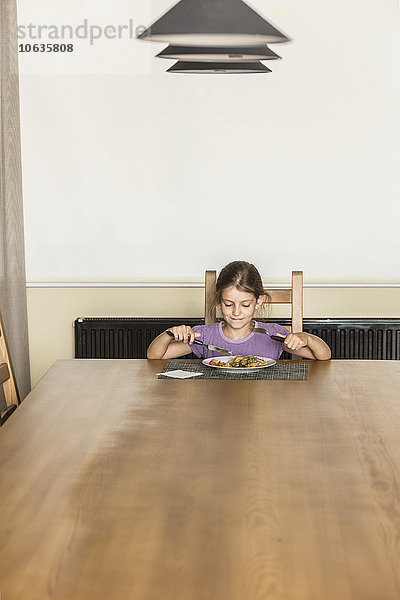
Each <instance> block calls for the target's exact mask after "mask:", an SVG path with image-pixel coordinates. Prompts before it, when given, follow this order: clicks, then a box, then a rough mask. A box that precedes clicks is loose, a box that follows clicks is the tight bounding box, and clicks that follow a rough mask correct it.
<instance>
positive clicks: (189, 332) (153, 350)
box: [147, 325, 201, 358]
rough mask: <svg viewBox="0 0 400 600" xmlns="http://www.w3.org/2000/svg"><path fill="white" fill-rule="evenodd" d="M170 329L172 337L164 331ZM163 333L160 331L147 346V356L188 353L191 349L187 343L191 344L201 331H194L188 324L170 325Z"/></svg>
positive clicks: (172, 356)
mask: <svg viewBox="0 0 400 600" xmlns="http://www.w3.org/2000/svg"><path fill="white" fill-rule="evenodd" d="M166 331H171V332H172V333H173V334H174V337H171V336H170V335H168V333H166ZM166 331H164V332H163V333H160V335H159V336H158V337H156V338H155V339H154V340H153V341H152V342H151V344H150V346H149V347H148V348H147V358H178V357H179V356H185V354H190V353H191V352H192V349H191V348H190V346H189V344H193V340H194V338H195V337H200V336H201V333H199V332H197V331H196V332H194V331H193V329H192V328H191V327H189V325H179V326H178V327H171V328H170V329H167V330H166Z"/></svg>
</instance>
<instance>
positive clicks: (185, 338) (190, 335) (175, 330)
mask: <svg viewBox="0 0 400 600" xmlns="http://www.w3.org/2000/svg"><path fill="white" fill-rule="evenodd" d="M169 331H170V332H171V333H172V334H173V337H174V340H175V341H176V342H185V344H193V341H194V339H195V338H198V337H200V336H201V333H200V332H198V331H196V332H195V331H193V329H192V328H191V327H190V325H178V326H177V327H171V328H170V329H167V332H169ZM168 335H169V334H168ZM171 341H172V336H171Z"/></svg>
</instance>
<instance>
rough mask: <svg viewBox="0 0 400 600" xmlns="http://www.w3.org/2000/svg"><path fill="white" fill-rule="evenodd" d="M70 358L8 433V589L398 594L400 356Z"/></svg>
mask: <svg viewBox="0 0 400 600" xmlns="http://www.w3.org/2000/svg"><path fill="white" fill-rule="evenodd" d="M164 364H165V361H157V360H153V361H146V360H59V361H56V362H55V363H54V365H53V366H52V367H51V368H50V370H49V371H48V372H47V373H46V375H45V376H44V377H43V378H42V379H41V381H40V382H39V383H38V384H37V385H36V387H35V388H34V390H33V391H32V392H31V393H30V394H29V396H28V397H27V398H26V399H25V400H24V402H23V403H22V404H21V406H19V408H18V409H17V411H16V412H15V413H14V414H13V415H12V417H11V418H10V419H9V420H8V421H7V423H6V424H5V426H4V427H2V428H1V430H0V456H1V466H0V496H1V497H0V589H1V600H47V599H49V600H50V599H52V600H95V599H96V600H399V598H400V548H399V544H400V477H399V474H400V362H399V361H357V360H348V361H342V360H336V361H333V360H332V361H327V362H322V361H310V362H309V365H308V377H307V380H306V381H239V380H238V381H226V380H225V381H224V380H202V379H201V378H200V379H199V378H196V379H187V380H176V379H158V378H157V373H159V372H160V371H162V369H163V366H164Z"/></svg>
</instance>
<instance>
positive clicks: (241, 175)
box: [18, 0, 400, 282]
mask: <svg viewBox="0 0 400 600" xmlns="http://www.w3.org/2000/svg"><path fill="white" fill-rule="evenodd" d="M171 5H172V2H169V1H165V0H163V1H161V0H157V1H154V2H153V3H150V2H144V1H143V0H141V1H139V0H129V1H128V0H119V1H118V2H113V3H110V2H106V1H105V0H84V1H81V2H79V3H72V4H71V2H67V1H66V0H57V1H55V0H42V1H41V2H31V0H19V2H18V6H19V23H20V24H23V25H27V24H29V23H34V24H58V25H61V24H68V23H70V24H72V25H74V26H78V25H79V24H80V23H82V22H83V19H84V18H87V19H88V20H89V22H90V23H91V24H97V25H102V26H105V25H107V24H112V25H119V24H125V23H128V22H129V20H130V19H131V20H132V22H133V24H134V25H135V26H136V25H142V24H143V25H149V24H150V22H151V21H152V20H154V19H155V18H157V17H158V16H159V15H160V13H162V12H163V11H164V10H166V9H167V8H169V7H170V6H171ZM252 5H253V6H254V8H256V9H257V10H258V11H259V12H260V13H262V14H263V15H264V16H265V17H266V18H267V19H270V20H271V21H272V22H273V23H274V24H276V25H277V26H278V27H279V28H280V29H282V30H283V31H284V32H286V33H287V34H288V35H290V36H291V37H292V38H293V42H292V43H291V44H284V45H275V46H274V47H273V49H274V50H275V51H276V52H277V53H278V54H280V55H281V56H282V57H283V59H282V60H281V61H275V63H274V64H272V66H271V64H269V66H270V68H272V71H273V72H272V73H270V74H268V75H243V76H238V75H236V76H233V75H230V76H229V75H219V76H218V75H209V76H204V75H203V76H201V75H171V74H166V73H165V70H166V68H168V66H169V65H170V64H171V63H170V62H169V61H162V60H159V59H155V58H153V56H154V54H156V52H158V51H159V49H161V48H163V47H164V45H158V44H151V43H146V42H138V41H136V40H130V39H121V40H116V39H115V40H111V39H108V40H107V39H102V40H98V41H97V42H95V43H94V44H93V45H90V42H89V41H88V40H83V39H80V40H76V39H75V40H73V43H74V52H73V53H65V54H62V55H61V54H57V55H56V54H53V53H51V54H50V53H36V54H34V53H23V54H20V70H21V78H20V84H21V111H22V151H23V182H24V202H25V226H26V256H27V275H28V280H34V279H39V280H42V281H50V280H54V279H55V280H60V281H62V280H74V279H76V278H82V279H83V280H85V279H86V280H96V279H101V278H102V279H107V278H110V279H114V280H115V279H117V280H118V279H122V278H139V279H144V278H146V277H153V278H156V279H159V280H163V279H164V278H179V277H180V278H188V277H199V276H200V277H201V275H202V273H203V270H204V268H205V267H209V266H214V267H216V268H219V267H221V266H222V265H223V264H225V263H226V262H228V261H229V260H233V259H236V258H241V259H247V260H251V261H253V262H255V263H256V264H257V265H258V266H259V268H260V271H261V272H262V274H263V276H265V277H268V278H270V279H272V280H275V281H276V280H282V278H286V277H287V274H288V273H289V272H290V270H291V269H292V268H298V269H303V270H304V271H305V274H306V278H307V279H308V280H310V281H311V280H312V281H333V282H341V281H344V280H347V281H354V282H360V281H364V282H368V281H374V282H380V281H392V282H393V281H397V282H399V281H400V279H399V272H398V241H397V235H396V231H397V224H398V222H399V217H400V211H399V202H398V197H399V196H398V192H399V178H398V173H399V164H398V150H399V141H398V101H399V96H398V83H397V81H398V77H397V76H396V74H397V73H398V22H397V18H396V12H397V2H395V1H394V0H346V1H344V0H339V1H335V2H333V3H332V2H328V1H327V0H307V2H304V1H303V0H290V1H289V0H282V1H281V2H279V3H272V2H260V0H257V1H254V2H253V4H252ZM26 41H29V40H27V39H25V40H20V43H22V42H26ZM40 41H44V42H46V41H47V42H55V41H56V40H52V39H48V40H47V39H43V40H40ZM32 42H33V40H32ZM149 223H151V227H150V230H149V228H148V225H149ZM210 241H212V242H214V243H210Z"/></svg>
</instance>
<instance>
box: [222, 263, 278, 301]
mask: <svg viewBox="0 0 400 600" xmlns="http://www.w3.org/2000/svg"><path fill="white" fill-rule="evenodd" d="M232 286H234V287H236V288H237V289H238V290H243V291H244V292H249V293H250V294H254V296H255V297H256V300H258V298H259V297H260V296H262V295H265V296H266V303H268V302H270V300H271V297H270V295H269V294H268V292H266V291H265V290H264V286H263V283H262V280H261V275H260V273H259V272H258V270H257V269H256V267H255V266H254V265H253V264H251V263H248V262H246V261H244V260H234V261H233V262H230V263H229V264H228V265H226V267H224V268H223V269H222V270H221V272H220V274H219V275H218V279H217V285H216V301H217V303H218V304H220V303H221V300H222V291H223V290H224V289H226V288H228V287H232Z"/></svg>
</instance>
